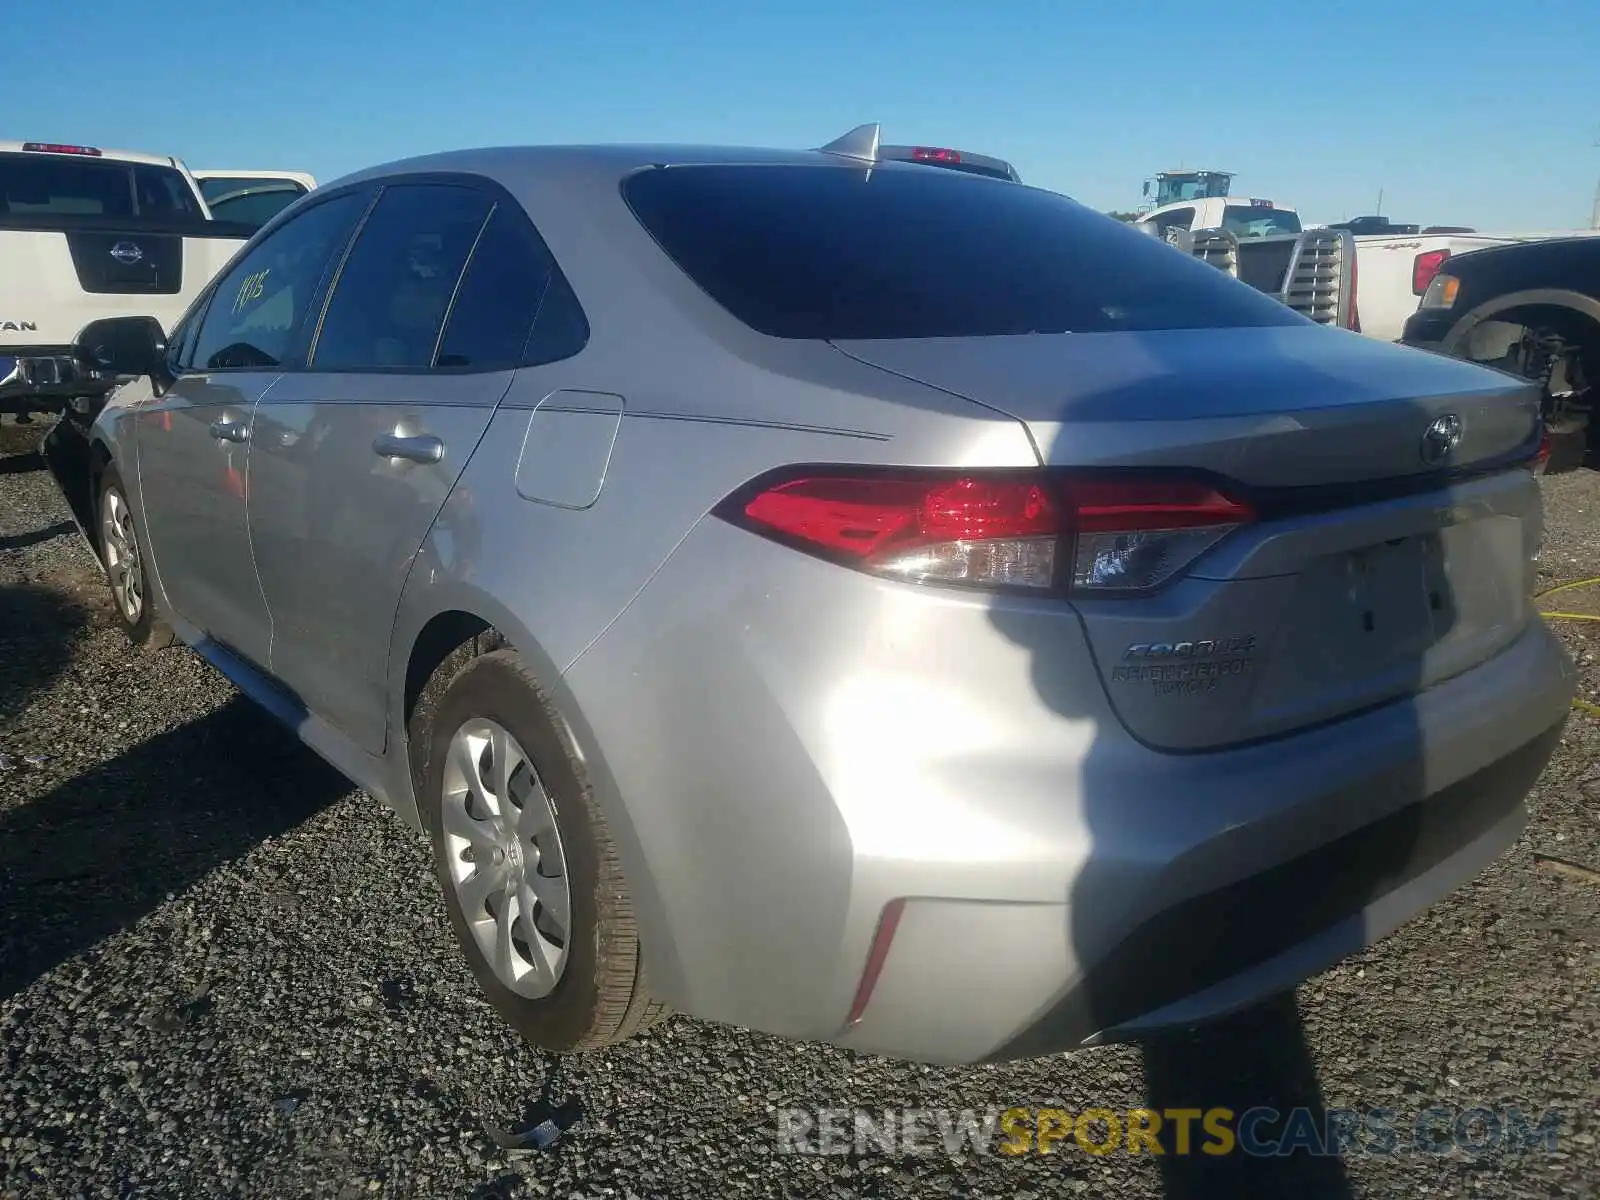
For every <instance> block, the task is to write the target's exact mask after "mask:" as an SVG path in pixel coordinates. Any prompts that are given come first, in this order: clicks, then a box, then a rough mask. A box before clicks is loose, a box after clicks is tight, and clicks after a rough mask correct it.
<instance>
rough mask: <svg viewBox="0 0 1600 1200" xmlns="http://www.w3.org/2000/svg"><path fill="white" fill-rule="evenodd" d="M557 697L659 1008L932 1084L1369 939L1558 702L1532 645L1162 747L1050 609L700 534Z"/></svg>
mask: <svg viewBox="0 0 1600 1200" xmlns="http://www.w3.org/2000/svg"><path fill="white" fill-rule="evenodd" d="M731 538H739V539H741V542H740V543H739V544H738V545H734V544H732V543H730V542H729V541H728V539H731ZM730 554H731V555H732V556H733V557H732V558H730ZM730 562H737V563H738V564H739V570H737V571H730V570H728V569H727V568H728V565H729V563H730ZM819 611H820V612H826V613H828V614H829V619H828V620H827V621H819V620H817V619H816V613H817V612H819ZM707 614H714V619H712V617H710V616H708V615H707ZM565 682H566V684H567V686H568V687H569V688H570V689H571V695H572V700H573V702H574V703H575V704H576V706H577V707H578V709H579V710H580V711H581V712H582V715H583V718H584V723H585V724H586V726H587V727H588V729H587V733H588V735H589V736H592V738H593V743H592V745H591V746H590V747H588V750H589V751H590V752H591V753H592V756H593V758H594V760H595V761H596V762H597V763H599V762H601V761H603V763H604V767H605V770H604V771H603V772H600V771H597V775H600V776H602V777H603V783H602V784H600V785H597V797H598V798H599V799H600V801H601V803H602V805H603V806H604V807H605V808H606V811H607V815H608V818H609V819H610V821H611V824H612V825H613V828H614V829H616V830H617V831H618V832H619V841H620V843H621V844H622V850H623V862H624V867H625V870H626V872H627V876H628V879H629V883H630V886H631V887H632V889H633V891H634V893H635V900H636V911H637V913H638V915H639V921H640V925H641V934H642V943H643V948H644V954H645V959H646V968H647V971H648V973H649V976H650V979H651V986H652V989H653V990H655V991H656V992H658V993H659V994H660V996H661V998H662V999H664V1000H667V1001H668V1002H669V1003H671V1004H673V1005H674V1006H675V1007H676V1008H678V1009H679V1010H680V1011H683V1012H686V1013H689V1014H691V1015H694V1016H699V1017H702V1018H706V1019H710V1020H716V1021H723V1022H727V1023H731V1024H737V1025H743V1026H748V1027H753V1028H756V1029H760V1030H763V1031H766V1032H770V1033H775V1034H780V1035H784V1036H789V1037H795V1038H802V1039H815V1040H821V1041H828V1042H833V1043H837V1044H842V1045H845V1046H849V1047H852V1048H855V1049H858V1050H862V1051H866V1052H871V1053H881V1054H886V1055H890V1056H894V1057H899V1058H907V1059H914V1060H921V1061H927V1062H935V1063H952V1064H953V1063H967V1062H977V1061H983V1060H988V1059H1004V1058H1013V1057H1023V1056H1032V1055H1038V1054H1045V1053H1050V1052H1054V1051H1059V1050H1065V1049H1070V1048H1073V1047H1076V1046H1080V1045H1083V1044H1085V1043H1092V1042H1094V1041H1098V1040H1112V1039H1116V1038H1121V1037H1126V1036H1133V1035H1134V1034H1137V1033H1140V1032H1146V1031H1148V1030H1151V1029H1155V1028H1161V1027H1164V1026H1168V1025H1181V1024H1186V1023H1189V1022H1192V1021H1196V1020H1201V1019H1204V1018H1206V1017H1209V1016H1212V1015H1218V1014H1221V1013H1224V1012H1227V1011H1230V1010H1232V1009H1235V1008H1238V1007H1241V1006H1243V1005H1247V1004H1249V1003H1251V1002H1252V1001H1254V1000H1257V999H1260V998H1262V997H1265V996H1267V995H1270V994H1273V993H1275V992H1277V991H1281V990H1283V989H1285V988H1287V987H1291V986H1293V985H1294V984H1295V983H1297V982H1298V981H1299V980H1301V979H1303V978H1304V977H1306V976H1307V975H1309V974H1312V973H1315V972H1316V971H1318V970H1321V969H1323V968H1325V967H1326V966H1328V965H1330V964H1331V963H1332V962H1334V961H1336V960H1337V959H1339V958H1340V957H1342V956H1344V955H1345V954H1348V953H1349V952H1350V951H1352V950H1355V949H1357V948H1359V947H1360V946H1362V945H1365V944H1368V943H1370V942H1371V941H1373V940H1375V939H1377V938H1379V937H1381V936H1383V935H1384V934H1386V933H1387V932H1389V931H1390V930H1391V929H1393V928H1394V927H1395V926H1397V925H1398V924H1400V923H1402V922H1403V921H1405V920H1406V919H1408V918H1409V917H1410V916H1412V915H1413V914H1415V913H1417V912H1419V911H1420V910H1421V909H1422V908H1424V907H1425V906H1426V905H1428V904H1430V903H1432V902H1433V901H1435V900H1437V899H1438V898H1440V897H1441V896H1444V895H1446V894H1447V893H1448V892H1449V891H1450V890H1451V889H1453V888H1454V887H1456V886H1457V885H1458V884H1459V883H1461V882H1462V881H1463V880H1465V879H1467V878H1470V877H1471V876H1472V875H1473V874H1475V873H1476V872H1477V871H1479V870H1480V869H1482V867H1483V866H1484V865H1485V864H1487V863H1488V862H1489V861H1491V860H1492V859H1493V858H1494V857H1495V856H1496V855H1497V854H1499V853H1500V852H1501V851H1502V850H1503V849H1504V848H1505V846H1506V845H1508V844H1509V843H1510V842H1511V841H1512V840H1513V839H1514V838H1515V837H1516V834H1517V831H1518V829H1519V828H1520V827H1521V822H1522V821H1523V819H1524V817H1523V810H1522V800H1523V797H1524V795H1525V794H1526V792H1527V790H1528V788H1529V787H1530V786H1531V785H1532V783H1533V781H1534V779H1535V778H1536V777H1537V776H1538V773H1539V771H1540V770H1542V769H1543V766H1544V764H1545V762H1546V761H1547V760H1548V758H1549V756H1550V754H1551V752H1552V750H1553V747H1554V745H1555V739H1556V736H1557V731H1558V730H1559V728H1560V727H1561V725H1562V724H1563V722H1564V720H1565V718H1566V714H1567V711H1568V705H1569V704H1570V702H1571V697H1572V694H1573V683H1572V677H1571V667H1570V663H1569V662H1568V660H1567V658H1566V656H1565V654H1564V652H1563V651H1562V650H1561V648H1560V646H1559V644H1558V643H1557V642H1556V640H1555V639H1554V638H1553V637H1552V636H1551V635H1550V633H1549V632H1548V630H1546V629H1545V628H1544V626H1543V625H1542V624H1541V623H1539V622H1537V621H1535V622H1534V623H1532V624H1530V625H1529V627H1528V629H1527V630H1526V632H1525V633H1524V634H1523V636H1521V637H1520V638H1519V639H1518V640H1517V641H1515V642H1514V643H1513V644H1512V645H1511V646H1509V647H1508V648H1507V649H1505V650H1504V651H1503V652H1501V653H1500V654H1499V655H1497V656H1496V657H1495V658H1493V659H1491V660H1490V661H1488V662H1485V663H1483V664H1481V665H1479V666H1478V667H1476V668H1474V669H1472V670H1470V671H1467V672H1465V673H1464V674H1462V675H1460V676H1457V677H1456V678H1454V679H1451V680H1449V681H1447V682H1445V683H1441V684H1439V685H1437V686H1435V687H1433V688H1431V689H1429V690H1428V691H1426V692H1424V693H1421V694H1419V695H1417V696H1414V697H1411V698H1409V699H1407V700H1404V701H1398V702H1394V703H1391V704H1388V705H1385V706H1384V707H1382V708H1379V709H1374V710H1372V711H1369V712H1366V713H1363V714H1360V715H1357V716H1353V717H1350V718H1347V719H1345V720H1343V721H1339V722H1337V723H1333V724H1330V725H1326V726H1322V727H1319V728H1316V729H1312V730H1309V731H1306V732H1303V733H1299V734H1295V735H1291V736H1286V737H1282V738H1279V739H1276V740H1273V741H1270V742H1263V743H1258V744H1254V745H1250V746H1246V747H1241V748H1237V749H1233V750H1227V751H1218V752H1211V753H1199V754H1163V753H1160V752H1156V751H1152V750H1149V749H1147V748H1145V747H1143V746H1141V745H1139V744H1137V743H1136V742H1134V741H1133V740H1132V739H1131V738H1129V737H1128V736H1127V735H1126V734H1125V733H1124V732H1123V730H1122V727H1121V724H1120V722H1119V721H1118V720H1117V718H1116V716H1115V715H1114V714H1113V713H1111V712H1110V711H1109V709H1108V707H1107V702H1106V699H1105V695H1104V689H1103V688H1102V686H1101V685H1100V682H1099V679H1098V676H1097V674H1096V671H1095V668H1094V664H1093V663H1092V662H1091V661H1090V659H1089V657H1088V654H1087V651H1086V649H1085V646H1084V642H1083V637H1082V634H1081V632H1080V630H1079V628H1078V626H1077V623H1076V621H1075V620H1071V619H1063V615H1062V613H1061V610H1060V609H1059V608H1058V607H1056V606H1053V605H1050V604H1042V603H1034V602H1023V601H1017V602H1014V603H1013V602H1010V601H993V602H991V601H988V600H985V599H980V598H972V597H962V596H951V595H948V594H937V593H934V592H932V591H931V590H922V589H917V588H914V587H908V586H903V585H896V584H888V583H879V582H876V581H872V580H868V579H864V578H862V577H861V576H856V575H852V574H850V573H849V572H844V571H840V570H839V569H838V568H835V567H832V566H830V565H828V564H822V563H817V562H814V561H812V560H809V559H804V558H802V557H801V556H798V555H795V554H793V553H792V552H791V551H787V550H784V549H782V548H779V547H773V546H768V545H766V544H764V543H759V542H757V540H756V539H752V538H750V537H749V536H748V535H745V534H741V533H738V532H737V531H733V530H730V529H727V528H722V527H717V526H714V525H709V524H708V525H703V526H701V527H700V528H699V529H697V530H696V532H695V533H694V534H693V535H691V537H690V538H689V539H688V540H687V541H686V542H685V544H684V545H683V546H681V547H680V548H679V551H678V552H677V553H676V554H675V555H674V556H673V557H672V558H671V559H670V560H669V561H668V563H667V564H666V565H665V566H664V567H663V568H662V570H661V571H660V573H658V575H657V576H656V578H655V580H654V581H653V582H652V583H651V584H650V586H649V587H648V588H646V590H645V592H644V593H643V594H642V595H641V596H640V597H639V598H638V600H637V601H636V602H635V603H634V605H633V606H632V607H630V609H629V610H628V611H627V612H625V613H624V614H623V615H622V616H621V617H619V618H618V620H617V621H616V622H615V623H614V624H613V625H612V627H611V628H610V629H609V630H608V631H607V632H606V634H605V635H604V636H603V637H602V638H601V639H600V640H599V641H598V642H597V643H596V644H595V645H594V646H592V647H591V648H590V650H589V651H588V652H587V653H586V654H585V655H584V656H583V657H581V658H580V659H579V660H578V662H577V663H575V664H573V666H572V667H571V668H570V669H569V670H568V672H567V673H566V677H565ZM896 901H899V902H902V903H903V908H902V910H901V915H900V918H899V921H898V923H897V925H896V926H895V929H894V934H893V937H892V940H891V941H890V942H889V945H888V949H887V953H886V955H884V956H883V959H882V965H881V971H880V972H879V974H878V976H877V980H876V983H875V986H874V987H873V989H872V992H871V996H870V1000H869V1001H868V1003H867V1004H866V1006H865V1009H864V1012H863V1014H862V1016H861V1018H860V1020H859V1021H857V1022H856V1023H854V1024H850V1023H849V1022H848V1014H849V1013H850V1012H851V1008H852V1003H853V1002H854V1000H855V999H856V992H857V988H858V986H859V985H860V983H861V980H862V976H863V972H864V969H865V967H866V964H867V963H868V960H869V957H870V956H871V951H872V947H873V944H874V940H875V938H876V936H877V931H878V929H879V926H880V918H881V916H882V914H883V913H884V911H885V908H886V906H889V905H890V904H892V903H894V902H896Z"/></svg>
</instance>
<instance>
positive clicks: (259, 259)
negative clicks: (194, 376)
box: [193, 193, 366, 370]
mask: <svg viewBox="0 0 1600 1200" xmlns="http://www.w3.org/2000/svg"><path fill="white" fill-rule="evenodd" d="M365 202H366V197H364V196H361V195H359V194H356V193H349V194H346V195H343V196H336V197H334V198H333V199H331V200H328V201H325V202H324V203H322V204H319V205H317V206H316V207H314V208H310V209H307V210H306V211H305V212H303V213H301V214H300V215H299V216H297V217H295V218H294V219H293V220H291V221H290V222H289V223H288V224H286V225H284V226H283V227H282V228H281V229H279V230H277V231H276V232H275V233H273V234H272V235H271V236H270V237H268V238H267V239H266V240H265V241H264V242H262V243H261V245H259V246H257V247H256V248H255V249H254V250H252V251H251V252H250V253H249V254H247V255H246V256H245V257H244V259H243V260H241V261H240V262H239V264H238V265H237V266H235V267H234V268H233V270H231V271H229V272H228V274H227V277H226V278H224V279H223V280H222V281H221V282H220V283H219V284H218V285H217V289H216V293H215V296H214V298H213V299H212V301H211V307H210V308H209V309H208V310H207V312H206V319H205V323H204V324H203V325H202V326H201V328H200V339H199V342H198V344H197V345H196V347H195V354H194V360H193V361H194V365H195V366H196V367H198V368H200V369H202V370H224V369H227V368H235V367H242V368H251V367H254V368H258V369H259V368H271V367H278V366H282V365H284V361H285V359H286V358H287V357H288V355H289V353H290V350H291V348H292V347H293V346H295V345H296V344H297V340H298V337H299V334H300V332H301V329H302V327H303V326H304V324H305V322H306V318H307V315H308V313H310V312H311V310H312V306H313V303H314V296H315V294H316V292H317V290H318V285H319V283H320V281H321V279H322V274H323V270H324V268H325V267H326V266H327V265H328V261H329V259H331V258H332V257H333V256H334V255H335V254H337V253H338V252H339V251H340V250H341V249H343V247H344V242H345V238H346V237H348V236H349V233H350V227H351V226H352V225H353V224H354V223H355V220H356V218H357V217H358V216H360V215H361V209H362V207H363V205H364V204H365Z"/></svg>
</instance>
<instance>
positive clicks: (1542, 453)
mask: <svg viewBox="0 0 1600 1200" xmlns="http://www.w3.org/2000/svg"><path fill="white" fill-rule="evenodd" d="M1549 465H1550V432H1549V430H1545V431H1544V432H1542V433H1540V434H1539V453H1537V454H1536V455H1534V456H1533V473H1534V474H1535V475H1543V474H1544V473H1545V469H1546V468H1547V467H1549Z"/></svg>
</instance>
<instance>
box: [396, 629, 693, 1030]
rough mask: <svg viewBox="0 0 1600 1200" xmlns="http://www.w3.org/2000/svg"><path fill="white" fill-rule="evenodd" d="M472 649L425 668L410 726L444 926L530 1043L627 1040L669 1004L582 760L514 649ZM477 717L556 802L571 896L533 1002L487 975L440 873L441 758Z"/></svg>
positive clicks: (442, 862) (663, 1014) (447, 882)
mask: <svg viewBox="0 0 1600 1200" xmlns="http://www.w3.org/2000/svg"><path fill="white" fill-rule="evenodd" d="M481 642H482V639H480V644H481ZM490 644H492V643H490ZM476 648H477V647H476V646H475V645H474V644H469V645H468V646H465V647H463V648H462V649H461V650H459V651H457V653H456V654H454V655H452V656H451V657H450V658H449V659H447V660H446V661H445V663H444V664H443V665H442V666H441V667H440V668H439V670H437V671H436V672H435V673H434V675H433V677H432V678H431V679H430V680H429V682H428V685H427V686H426V687H425V688H424V690H423V694H422V696H421V698H420V699H419V702H418V705H417V709H416V713H415V715H414V716H413V719H412V722H411V731H410V733H411V739H412V742H413V747H414V749H413V755H412V770H413V781H414V783H415V785H416V793H417V803H418V807H419V809H420V813H421V817H422V822H423V826H424V828H425V829H426V830H427V833H428V838H429V841H430V842H431V843H432V846H433V861H434V873H435V875H436V876H437V878H438V880H439V887H440V890H441V891H442V892H443V893H444V898H445V909H446V911H447V913H448V915H449V918H450V926H451V928H452V929H453V930H454V932H455V935H456V940H457V942H458V943H459V944H460V946H461V949H462V952H463V953H464V954H465V955H466V956H467V962H468V964H469V965H470V966H471V968H472V973H473V975H474V976H475V977H476V979H477V981H478V985H479V986H480V987H481V988H482V989H483V991H484V994H485V995H486V996H487V997H488V998H489V1001H490V1002H491V1003H492V1004H493V1005H494V1007H495V1009H496V1010H497V1011H498V1012H499V1013H500V1015H501V1016H502V1017H504V1018H505V1019H506V1021H507V1022H509V1023H510V1024H511V1026H512V1027H513V1028H515V1029H516V1030H517V1032H518V1033H520V1034H521V1035H522V1037H523V1038H524V1039H526V1040H527V1041H528V1042H529V1043H531V1044H532V1045H534V1046H536V1047H538V1048H539V1049H541V1050H546V1051H552V1052H555V1053H566V1052H570V1051H580V1050H594V1049H599V1048H601V1047H604V1046H609V1045H613V1044H615V1043H617V1042H620V1041H625V1040H626V1039H628V1038H630V1037H632V1036H633V1035H634V1034H636V1033H638V1032H640V1031H641V1030H643V1029H645V1028H647V1027H648V1026H650V1025H653V1024H655V1023H656V1022H657V1021H660V1020H661V1019H663V1018H664V1017H666V1016H667V1015H669V1011H670V1010H668V1009H667V1008H666V1006H664V1005H662V1004H659V1003H657V1002H655V1001H652V1000H651V999H650V997H649V994H648V992H647V990H646V987H645V981H644V978H643V970H642V965H641V960H640V955H639V937H638V931H637V929H636V927H635V924H634V919H633V904H632V900H631V898H630V897H629V894H628V889H627V885H626V882H625V881H624V879H623V875H622V866H621V864H620V862H619V861H618V858H617V853H616V847H615V845H614V843H613V842H612V839H611V834H610V831H609V829H608V828H607V826H606V822H605V818H604V817H603V816H602V815H601V813H600V810H599V808H598V807H597V806H596V805H595V802H594V797H593V793H592V790H591V788H590V786H589V782H588V779H587V777H586V774H585V772H584V769H583V766H582V764H581V762H580V761H579V760H578V758H577V756H576V755H575V754H574V752H573V748H572V747H571V746H570V745H569V744H568V743H567V740H566V738H565V737H564V736H563V735H562V734H561V733H560V732H559V730H560V729H561V723H560V722H559V721H558V720H557V719H556V717H555V712H554V709H553V708H552V707H551V705H550V701H549V699H548V697H547V696H546V695H545V694H544V692H543V691H542V689H541V688H540V687H539V684H538V682H537V681H536V680H535V679H534V677H533V674H532V672H530V671H529V670H528V668H527V666H526V664H525V663H524V662H523V661H522V658H521V656H519V655H518V654H517V653H516V652H515V651H514V650H510V649H505V648H501V649H494V650H491V651H488V652H487V653H481V654H478V653H476ZM475 719H487V720H490V721H494V722H496V723H497V724H499V725H500V726H502V727H503V728H504V729H505V730H506V731H507V732H509V733H510V734H511V735H512V737H514V738H515V739H516V740H517V741H518V742H519V743H520V744H521V746H522V747H523V749H524V750H525V751H526V753H527V755H528V757H529V759H530V760H531V762H532V765H533V767H534V769H535V771H536V772H537V774H538V776H539V778H540V780H541V782H542V783H543V784H544V787H545V790H546V792H548V793H549V795H550V797H551V800H552V801H553V804H554V808H555V813H556V825H557V827H558V830H559V833H560V837H561V843H562V848H563V852H564V854H565V858H566V873H567V880H568V887H569V890H570V894H571V909H572V920H571V933H570V938H569V944H568V946H567V960H566V966H565V969H564V970H563V972H562V975H561V978H560V980H559V981H558V982H557V983H556V985H555V988H554V990H553V991H551V992H550V993H549V995H547V996H545V997H543V998H540V999H529V998H528V997H525V996H520V995H518V994H516V993H515V992H513V991H512V990H511V989H510V988H508V987H506V986H505V985H504V984H502V983H501V982H500V981H499V979H497V978H496V976H495V973H494V968H493V967H492V965H491V964H490V963H489V961H488V960H487V959H486V958H485V957H484V955H483V953H482V951H481V950H480V949H479V948H478V945H477V942H476V941H475V940H474V938H473V936H472V934H471V931H470V930H469V928H468V926H467V922H466V918H465V917H464V915H463V914H462V911H461V905H460V902H459V900H458V898H457V896H456V893H455V888H454V886H453V884H452V883H451V880H450V876H449V873H448V871H449V868H448V866H447V864H446V860H445V854H446V849H445V841H444V830H443V817H442V812H441V802H442V797H443V790H444V763H445V757H446V754H447V753H448V750H449V747H450V742H451V739H452V738H453V737H454V735H455V733H456V731H457V730H459V729H460V728H461V727H462V726H463V725H464V724H466V723H467V722H468V721H471V720H475Z"/></svg>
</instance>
